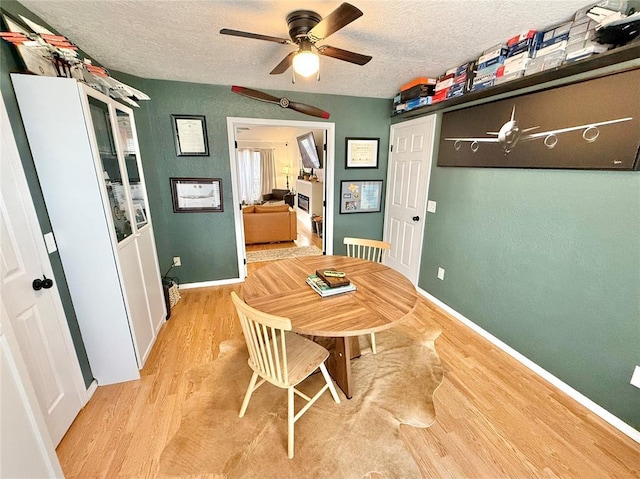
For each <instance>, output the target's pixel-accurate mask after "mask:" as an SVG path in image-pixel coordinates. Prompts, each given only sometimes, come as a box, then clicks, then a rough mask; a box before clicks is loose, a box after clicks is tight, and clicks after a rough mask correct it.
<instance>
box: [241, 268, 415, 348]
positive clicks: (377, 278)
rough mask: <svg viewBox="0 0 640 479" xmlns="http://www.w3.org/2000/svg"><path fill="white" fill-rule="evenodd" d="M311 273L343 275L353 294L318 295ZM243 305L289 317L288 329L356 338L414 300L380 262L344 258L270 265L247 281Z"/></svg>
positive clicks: (390, 320) (408, 287) (386, 324)
mask: <svg viewBox="0 0 640 479" xmlns="http://www.w3.org/2000/svg"><path fill="white" fill-rule="evenodd" d="M316 270H319V271H326V270H337V271H344V272H345V273H346V274H347V278H349V280H351V282H352V283H353V284H355V285H356V288H357V289H356V291H353V292H349V293H342V294H338V295H335V296H329V297H325V298H323V297H321V296H320V295H319V294H318V293H316V292H315V291H314V290H313V289H311V287H310V286H309V285H308V284H307V283H306V279H307V276H308V275H310V274H314V273H315V272H316ZM242 293H243V297H244V301H245V302H246V303H247V304H248V305H250V306H252V307H253V308H256V309H258V310H260V311H263V312H265V313H269V314H274V315H277V316H282V317H285V318H289V319H290V320H291V324H292V328H293V331H295V332H297V333H301V334H308V335H313V336H329V337H343V336H359V335H362V334H368V333H374V332H377V331H382V330H385V329H388V328H390V327H392V326H393V325H394V324H396V323H398V322H399V321H401V320H402V319H404V318H405V317H406V316H407V315H408V314H409V313H410V312H411V311H412V310H413V308H414V307H415V305H416V302H417V300H418V296H417V294H416V290H415V288H414V286H413V284H412V283H411V281H409V280H408V279H407V278H405V277H404V276H403V275H401V274H400V273H398V272H397V271H395V270H393V269H391V268H389V267H388V266H385V265H383V264H379V263H374V262H371V261H366V260H362V259H358V258H349V257H346V256H304V257H297V258H292V259H286V260H280V261H272V262H270V263H269V264H267V265H266V266H263V267H262V268H260V269H258V270H257V271H256V272H255V273H252V275H251V276H250V277H248V278H247V280H246V281H245V283H244V285H243V289H242Z"/></svg>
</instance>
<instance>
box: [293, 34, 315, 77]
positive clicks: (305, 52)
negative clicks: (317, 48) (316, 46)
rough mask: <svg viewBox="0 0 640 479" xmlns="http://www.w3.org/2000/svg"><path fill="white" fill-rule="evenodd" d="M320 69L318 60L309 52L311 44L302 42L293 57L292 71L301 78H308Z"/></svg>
mask: <svg viewBox="0 0 640 479" xmlns="http://www.w3.org/2000/svg"><path fill="white" fill-rule="evenodd" d="M319 69H320V58H318V55H316V54H315V53H313V52H312V51H311V42H308V41H303V42H302V43H301V44H300V50H298V53H296V54H295V55H294V57H293V71H295V72H296V73H297V74H298V75H302V76H303V77H310V76H311V75H313V74H314V73H318V70H319Z"/></svg>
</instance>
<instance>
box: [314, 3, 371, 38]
mask: <svg viewBox="0 0 640 479" xmlns="http://www.w3.org/2000/svg"><path fill="white" fill-rule="evenodd" d="M361 16H362V11H361V10H360V9H358V8H356V7H354V6H353V5H351V4H350V3H343V4H342V5H340V6H339V7H338V8H336V9H335V10H334V11H333V12H331V13H330V14H329V15H327V16H326V17H324V18H323V19H322V20H321V21H320V23H318V24H317V25H316V26H315V27H313V28H312V29H311V30H309V32H308V33H307V36H308V37H309V40H311V41H312V42H314V43H315V42H319V41H320V40H324V39H325V38H327V37H328V36H329V35H331V34H333V33H335V32H337V31H338V30H340V29H341V28H342V27H345V26H347V25H349V24H350V23H351V22H353V21H354V20H355V19H357V18H360V17H361Z"/></svg>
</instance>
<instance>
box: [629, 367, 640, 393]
mask: <svg viewBox="0 0 640 479" xmlns="http://www.w3.org/2000/svg"><path fill="white" fill-rule="evenodd" d="M631 384H633V385H634V386H635V387H637V388H640V366H636V368H635V369H634V370H633V375H632V376H631Z"/></svg>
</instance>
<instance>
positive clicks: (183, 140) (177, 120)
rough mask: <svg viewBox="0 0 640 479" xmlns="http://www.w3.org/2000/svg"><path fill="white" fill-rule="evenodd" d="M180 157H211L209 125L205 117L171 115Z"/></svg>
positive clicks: (177, 153) (177, 151)
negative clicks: (208, 139) (208, 134)
mask: <svg viewBox="0 0 640 479" xmlns="http://www.w3.org/2000/svg"><path fill="white" fill-rule="evenodd" d="M171 120H172V124H173V137H174V140H175V143H176V155H178V156H209V144H208V141H207V123H206V120H205V118H204V116H203V115H171Z"/></svg>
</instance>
